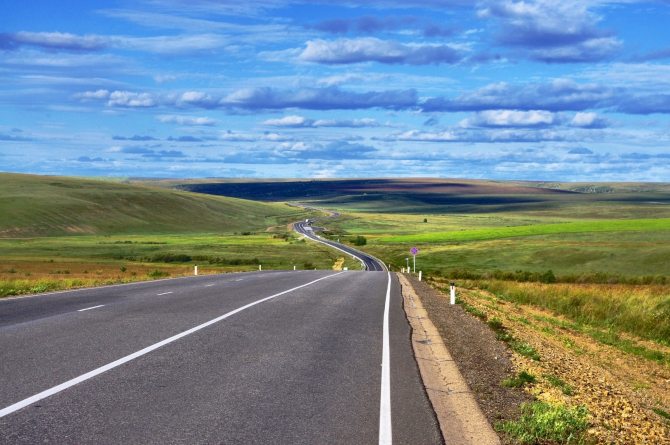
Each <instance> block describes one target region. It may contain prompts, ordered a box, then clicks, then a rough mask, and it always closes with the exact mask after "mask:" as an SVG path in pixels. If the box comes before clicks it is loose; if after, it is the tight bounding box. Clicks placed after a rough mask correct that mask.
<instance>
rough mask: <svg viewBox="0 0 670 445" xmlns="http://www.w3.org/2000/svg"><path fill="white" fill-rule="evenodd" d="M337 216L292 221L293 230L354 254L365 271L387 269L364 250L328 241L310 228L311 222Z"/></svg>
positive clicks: (336, 214) (336, 215) (334, 214)
mask: <svg viewBox="0 0 670 445" xmlns="http://www.w3.org/2000/svg"><path fill="white" fill-rule="evenodd" d="M309 208H310V209H312V208H311V207H309ZM313 210H316V209H313ZM338 216H340V214H339V213H337V212H335V213H333V214H332V215H330V216H326V217H324V218H318V219H310V220H307V221H301V222H297V223H293V230H295V231H296V232H297V233H299V234H301V235H304V236H306V237H308V238H310V239H312V240H314V241H316V242H319V243H323V244H326V245H328V246H331V247H333V248H335V249H337V250H340V251H342V252H345V253H347V254H349V255H351V256H354V257H356V258H358V259H359V260H360V261H361V262H362V263H363V264H364V265H365V270H367V271H373V272H375V271H379V272H381V271H385V270H387V268H386V266H385V265H384V263H382V262H381V261H380V260H378V259H377V258H375V257H373V256H371V255H369V254H367V253H365V252H361V251H360V250H357V249H354V248H352V247H349V246H346V245H344V244H340V243H336V242H334V241H330V240H327V239H324V238H321V237H319V236H318V235H317V234H316V233H315V230H314V229H313V228H312V224H313V223H315V222H317V221H321V220H324V219H328V218H336V217H338Z"/></svg>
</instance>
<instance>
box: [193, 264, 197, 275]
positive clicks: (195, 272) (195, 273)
mask: <svg viewBox="0 0 670 445" xmlns="http://www.w3.org/2000/svg"><path fill="white" fill-rule="evenodd" d="M193 272H194V275H198V266H195V269H194V270H193Z"/></svg>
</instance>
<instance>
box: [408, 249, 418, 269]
mask: <svg viewBox="0 0 670 445" xmlns="http://www.w3.org/2000/svg"><path fill="white" fill-rule="evenodd" d="M409 253H411V254H412V256H413V257H414V267H413V273H416V254H417V253H419V249H417V248H416V247H412V248H411V249H410V251H409Z"/></svg>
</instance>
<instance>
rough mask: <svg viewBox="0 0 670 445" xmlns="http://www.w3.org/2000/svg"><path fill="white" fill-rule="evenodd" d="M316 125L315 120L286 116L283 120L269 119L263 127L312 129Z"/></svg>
mask: <svg viewBox="0 0 670 445" xmlns="http://www.w3.org/2000/svg"><path fill="white" fill-rule="evenodd" d="M313 124H314V119H309V118H306V117H302V116H285V117H282V118H281V119H268V120H266V121H265V122H263V125H267V126H270V127H291V128H299V127H311V126H312V125H313Z"/></svg>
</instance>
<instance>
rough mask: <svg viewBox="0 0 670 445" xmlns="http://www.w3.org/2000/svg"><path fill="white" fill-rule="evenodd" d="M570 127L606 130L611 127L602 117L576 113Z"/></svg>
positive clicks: (608, 121) (595, 114) (593, 114)
mask: <svg viewBox="0 0 670 445" xmlns="http://www.w3.org/2000/svg"><path fill="white" fill-rule="evenodd" d="M570 125H571V126H573V127H581V128H606V127H609V126H611V122H610V120H609V119H607V118H606V117H604V116H600V115H598V114H597V113H577V114H576V115H575V117H574V118H572V121H571V122H570Z"/></svg>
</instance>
